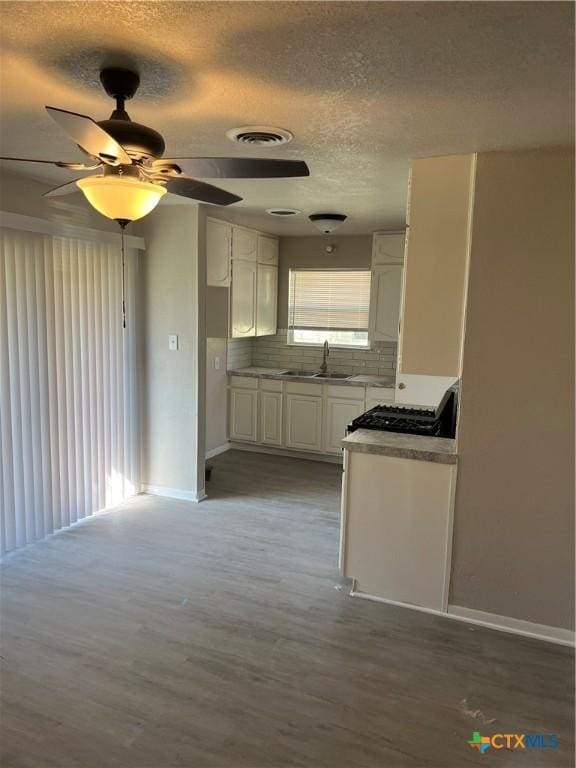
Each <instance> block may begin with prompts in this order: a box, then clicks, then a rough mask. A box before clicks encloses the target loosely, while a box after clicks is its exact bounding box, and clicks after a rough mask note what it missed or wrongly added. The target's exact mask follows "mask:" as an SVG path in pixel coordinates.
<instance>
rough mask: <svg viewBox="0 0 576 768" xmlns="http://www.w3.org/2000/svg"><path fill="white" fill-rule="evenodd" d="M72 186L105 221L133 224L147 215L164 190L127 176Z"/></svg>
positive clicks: (85, 181)
mask: <svg viewBox="0 0 576 768" xmlns="http://www.w3.org/2000/svg"><path fill="white" fill-rule="evenodd" d="M76 184H77V185H78V187H80V189H81V190H82V192H83V193H84V196H85V197H86V200H88V202H89V203H90V205H91V206H92V207H93V208H95V209H96V210H97V211H98V213H101V214H102V216H106V217H107V218H109V219H116V220H118V219H120V220H123V221H136V219H141V218H142V217H143V216H146V214H148V213H150V211H152V210H153V209H154V208H155V207H156V206H157V205H158V203H159V201H160V198H161V197H162V195H165V194H166V188H165V187H162V186H160V184H152V183H150V182H147V181H140V180H139V179H134V178H132V177H130V176H115V175H114V176H113V175H109V176H96V177H88V178H86V179H79V180H78V181H77V182H76Z"/></svg>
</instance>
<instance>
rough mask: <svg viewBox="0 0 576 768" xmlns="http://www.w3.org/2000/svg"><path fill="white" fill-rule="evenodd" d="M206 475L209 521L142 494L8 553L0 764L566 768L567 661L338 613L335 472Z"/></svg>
mask: <svg viewBox="0 0 576 768" xmlns="http://www.w3.org/2000/svg"><path fill="white" fill-rule="evenodd" d="M213 464H214V473H213V480H212V482H211V483H210V487H209V493H210V498H209V499H208V500H207V501H205V502H203V503H202V504H199V505H194V504H191V503H187V502H181V501H174V500H169V499H161V498H155V497H152V496H140V497H137V498H136V499H132V500H131V501H130V502H128V503H126V504H124V505H122V506H121V507H120V508H118V510H117V511H114V512H113V513H110V514H107V515H102V516H100V517H97V518H95V519H93V520H90V521H89V522H87V523H85V524H83V525H81V526H78V527H76V528H73V529H71V530H69V531H67V532H64V533H61V534H59V535H57V536H54V537H52V538H50V539H49V540H47V541H45V542H43V543H40V544H38V545H35V546H33V547H30V548H28V549H26V550H24V551H22V552H20V553H16V554H14V555H12V556H10V557H8V559H7V562H6V564H5V565H4V567H3V583H2V611H3V615H2V656H3V659H2V665H3V671H2V680H1V682H2V697H3V698H2V701H3V706H2V731H3V733H2V736H3V738H2V758H3V766H4V768H39V767H42V768H49V767H53V768H72V766H74V768H80V767H81V768H112V766H114V767H116V766H118V768H168V766H187V767H190V768H204V766H206V768H210V767H212V766H218V767H219V768H276V767H278V768H280V767H283V766H306V767H307V768H324V767H326V768H328V767H329V768H354V767H355V766H358V767H365V768H396V766H398V767H400V766H437V767H438V768H451V767H452V766H453V767H454V768H462V766H470V765H471V766H476V765H477V766H484V767H485V768H486V766H519V767H520V766H521V767H522V768H526V766H550V767H554V768H556V767H557V766H571V765H573V764H574V763H573V741H572V735H573V708H572V704H571V694H572V683H573V667H572V653H571V652H570V650H569V649H566V648H562V647H559V646H554V645H550V644H546V643H543V642H539V641H534V640H529V639H523V638H520V637H515V636H513V635H507V634H503V633H498V632H494V631H491V630H485V629H480V628H477V627H472V626H469V625H466V624H463V623H459V622H456V621H450V620H448V619H443V618H439V617H434V616H430V615H426V614H422V613H418V612H415V611H410V610H406V609H402V608H397V607H393V606H385V605H381V604H377V603H370V602H367V601H364V600H359V599H354V598H350V597H349V596H348V595H347V593H346V590H345V586H346V585H344V584H342V582H341V581H340V579H339V577H338V570H337V549H338V516H339V490H340V469H339V467H338V466H335V465H330V464H322V463H318V462H311V461H310V462H306V461H301V460H296V459H290V458H283V457H271V456H263V455H258V454H252V453H242V452H237V451H231V452H229V453H227V454H224V455H223V456H221V457H219V458H217V459H214V460H213ZM474 730H478V731H480V732H484V733H496V732H504V733H514V732H517V733H526V732H528V733H540V732H544V733H556V734H559V737H560V748H559V749H558V750H548V751H540V750H530V751H528V750H527V751H524V752H522V753H518V752H514V751H506V750H501V751H498V752H497V751H496V750H493V749H491V750H489V751H488V752H487V753H486V754H485V755H480V754H479V753H478V752H477V751H476V750H473V749H471V748H470V747H469V746H468V744H467V740H468V739H470V738H471V735H472V731H474Z"/></svg>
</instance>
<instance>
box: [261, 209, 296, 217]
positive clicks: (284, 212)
mask: <svg viewBox="0 0 576 768" xmlns="http://www.w3.org/2000/svg"><path fill="white" fill-rule="evenodd" d="M266 213H269V214H270V216H297V215H298V214H299V213H302V211H299V210H298V208H267V209H266Z"/></svg>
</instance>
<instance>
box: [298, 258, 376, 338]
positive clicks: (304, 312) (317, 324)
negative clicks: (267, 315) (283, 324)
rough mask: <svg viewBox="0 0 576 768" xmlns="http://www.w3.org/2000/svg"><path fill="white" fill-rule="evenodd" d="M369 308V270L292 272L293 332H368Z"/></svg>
mask: <svg viewBox="0 0 576 768" xmlns="http://www.w3.org/2000/svg"><path fill="white" fill-rule="evenodd" d="M369 308H370V271H369V270H352V269H292V270H290V293H289V297H288V324H289V326H290V328H294V329H298V330H316V329H318V330H341V331H367V330H368V312H369Z"/></svg>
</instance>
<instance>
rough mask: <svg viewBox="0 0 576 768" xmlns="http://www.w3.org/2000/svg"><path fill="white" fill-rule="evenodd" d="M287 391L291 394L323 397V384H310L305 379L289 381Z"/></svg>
mask: <svg viewBox="0 0 576 768" xmlns="http://www.w3.org/2000/svg"><path fill="white" fill-rule="evenodd" d="M286 393H287V394H289V395H312V396H316V397H322V384H320V383H318V384H312V383H310V384H308V382H305V381H288V382H287V383H286Z"/></svg>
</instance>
